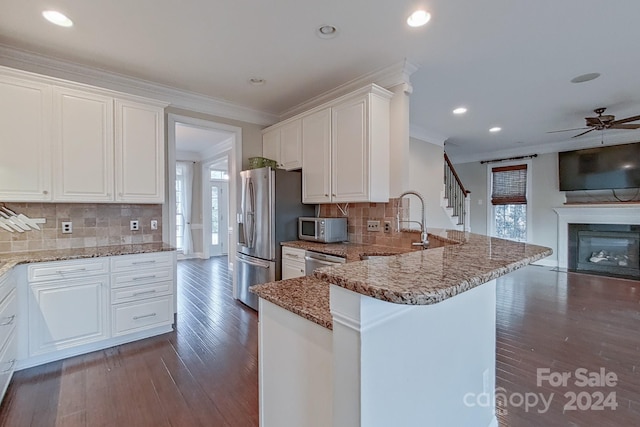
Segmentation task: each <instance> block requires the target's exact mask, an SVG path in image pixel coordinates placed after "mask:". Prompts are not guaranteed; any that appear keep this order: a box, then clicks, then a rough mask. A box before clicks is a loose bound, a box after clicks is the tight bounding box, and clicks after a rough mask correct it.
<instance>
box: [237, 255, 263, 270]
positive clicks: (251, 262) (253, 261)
mask: <svg viewBox="0 0 640 427" xmlns="http://www.w3.org/2000/svg"><path fill="white" fill-rule="evenodd" d="M236 259H237V260H238V262H243V263H245V264H249V265H252V266H254V267H260V268H270V267H271V266H270V264H269V263H268V262H266V261H258V260H256V259H247V258H245V257H240V256H237V257H236Z"/></svg>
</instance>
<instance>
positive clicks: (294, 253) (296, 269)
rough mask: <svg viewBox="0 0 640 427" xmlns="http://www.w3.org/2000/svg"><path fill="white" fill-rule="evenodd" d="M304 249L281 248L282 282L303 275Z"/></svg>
mask: <svg viewBox="0 0 640 427" xmlns="http://www.w3.org/2000/svg"><path fill="white" fill-rule="evenodd" d="M304 255H305V251H304V249H298V248H290V247H288V246H283V247H282V280H285V279H293V278H294V277H302V276H304V275H305V267H304Z"/></svg>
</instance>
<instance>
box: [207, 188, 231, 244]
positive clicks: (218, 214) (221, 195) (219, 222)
mask: <svg viewBox="0 0 640 427" xmlns="http://www.w3.org/2000/svg"><path fill="white" fill-rule="evenodd" d="M228 188H229V184H228V183H227V182H225V181H217V180H212V181H210V192H211V236H210V238H209V241H210V243H211V248H210V254H211V255H212V256H215V255H222V254H226V253H228V240H229V232H228V226H227V223H228V222H227V212H228V207H227V205H228Z"/></svg>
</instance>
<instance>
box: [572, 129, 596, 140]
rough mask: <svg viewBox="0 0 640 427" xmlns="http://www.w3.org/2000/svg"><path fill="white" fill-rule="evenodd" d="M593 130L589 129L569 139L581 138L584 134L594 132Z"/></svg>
mask: <svg viewBox="0 0 640 427" xmlns="http://www.w3.org/2000/svg"><path fill="white" fill-rule="evenodd" d="M594 130H596V129H595V128H592V129H589V130H588V131H586V132H582V133H579V134H577V135H574V136H572V137H571V138H577V137H579V136H582V135H584V134H586V133H589V132H592V131H594Z"/></svg>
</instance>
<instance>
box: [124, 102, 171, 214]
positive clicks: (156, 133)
mask: <svg viewBox="0 0 640 427" xmlns="http://www.w3.org/2000/svg"><path fill="white" fill-rule="evenodd" d="M115 142H116V143H115V153H116V190H117V192H116V201H119V202H127V203H163V202H164V110H163V109H162V108H160V107H155V106H150V105H147V104H141V103H137V102H132V101H123V100H118V99H116V141H115Z"/></svg>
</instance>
